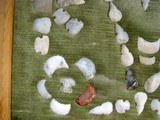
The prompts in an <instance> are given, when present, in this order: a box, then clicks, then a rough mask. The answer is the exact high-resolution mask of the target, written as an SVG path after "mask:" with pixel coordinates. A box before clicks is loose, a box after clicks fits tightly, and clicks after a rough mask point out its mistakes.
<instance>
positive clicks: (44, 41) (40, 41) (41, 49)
mask: <svg viewBox="0 0 160 120" xmlns="http://www.w3.org/2000/svg"><path fill="white" fill-rule="evenodd" d="M34 49H35V51H36V53H40V54H42V55H46V54H47V53H48V49H49V37H48V36H46V35H43V37H42V38H40V37H37V38H36V39H35V42H34Z"/></svg>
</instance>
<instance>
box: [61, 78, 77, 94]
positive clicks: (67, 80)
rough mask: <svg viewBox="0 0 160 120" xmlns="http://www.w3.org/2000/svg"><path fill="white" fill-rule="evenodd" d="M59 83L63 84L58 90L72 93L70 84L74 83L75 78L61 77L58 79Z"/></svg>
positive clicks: (73, 84)
mask: <svg viewBox="0 0 160 120" xmlns="http://www.w3.org/2000/svg"><path fill="white" fill-rule="evenodd" d="M60 83H62V84H63V86H61V87H60V90H61V91H62V92H64V93H72V92H73V89H72V86H75V85H76V82H75V80H74V79H72V78H62V79H60Z"/></svg>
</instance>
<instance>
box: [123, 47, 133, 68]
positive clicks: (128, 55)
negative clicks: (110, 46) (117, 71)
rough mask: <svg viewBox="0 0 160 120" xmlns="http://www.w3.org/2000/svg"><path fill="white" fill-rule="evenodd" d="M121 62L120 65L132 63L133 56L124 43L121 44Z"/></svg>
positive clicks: (127, 65)
mask: <svg viewBox="0 0 160 120" xmlns="http://www.w3.org/2000/svg"><path fill="white" fill-rule="evenodd" d="M121 62H122V65H123V66H125V67H129V66H131V65H132V64H133V63H134V57H133V55H132V53H131V52H129V49H128V48H127V46H126V45H122V50H121Z"/></svg>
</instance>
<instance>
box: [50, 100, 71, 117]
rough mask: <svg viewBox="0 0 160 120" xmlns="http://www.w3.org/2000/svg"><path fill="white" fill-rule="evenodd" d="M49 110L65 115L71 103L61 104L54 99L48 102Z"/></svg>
mask: <svg viewBox="0 0 160 120" xmlns="http://www.w3.org/2000/svg"><path fill="white" fill-rule="evenodd" d="M50 108H51V110H52V111H53V112H54V113H56V114H57V115H67V114H69V112H70V110H71V104H62V103H60V102H58V101H57V100H55V99H52V101H51V103H50Z"/></svg>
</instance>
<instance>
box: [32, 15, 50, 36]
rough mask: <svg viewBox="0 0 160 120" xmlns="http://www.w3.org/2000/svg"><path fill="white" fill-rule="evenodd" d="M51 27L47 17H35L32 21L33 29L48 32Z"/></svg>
mask: <svg viewBox="0 0 160 120" xmlns="http://www.w3.org/2000/svg"><path fill="white" fill-rule="evenodd" d="M50 28H51V20H50V18H48V17H43V18H37V19H36V20H35V21H34V25H33V29H34V30H35V31H38V32H40V33H43V34H48V33H49V32H50Z"/></svg>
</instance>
